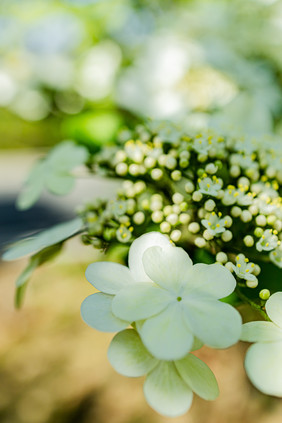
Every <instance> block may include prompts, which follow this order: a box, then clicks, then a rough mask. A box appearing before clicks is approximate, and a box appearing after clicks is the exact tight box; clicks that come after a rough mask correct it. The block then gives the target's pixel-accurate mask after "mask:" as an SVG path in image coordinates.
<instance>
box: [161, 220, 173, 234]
mask: <svg viewBox="0 0 282 423" xmlns="http://www.w3.org/2000/svg"><path fill="white" fill-rule="evenodd" d="M160 229H161V232H163V233H168V232H170V230H171V226H170V224H169V223H168V222H162V223H161V224H160Z"/></svg>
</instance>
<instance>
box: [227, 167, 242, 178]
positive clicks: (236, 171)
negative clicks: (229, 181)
mask: <svg viewBox="0 0 282 423" xmlns="http://www.w3.org/2000/svg"><path fill="white" fill-rule="evenodd" d="M229 172H230V175H231V176H232V178H238V176H239V175H240V173H241V169H240V166H238V165H233V166H231V167H230V170H229Z"/></svg>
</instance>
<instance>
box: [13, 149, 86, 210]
mask: <svg viewBox="0 0 282 423" xmlns="http://www.w3.org/2000/svg"><path fill="white" fill-rule="evenodd" d="M88 156H89V154H88V150H87V149H86V148H85V147H83V146H79V145H77V144H75V143H74V142H73V141H64V142H62V143H60V144H58V145H57V146H56V147H55V148H53V149H52V150H51V151H50V153H49V155H48V156H47V157H46V158H45V159H43V160H42V159H41V160H40V161H39V162H38V163H36V164H35V166H34V167H33V169H32V170H31V172H30V174H29V176H28V178H27V180H26V182H25V185H24V188H23V191H22V192H21V193H20V195H19V197H18V199H17V201H16V206H17V207H18V208H19V209H20V210H27V209H28V208H30V207H31V206H33V204H35V203H36V201H37V200H38V199H39V198H40V195H41V192H42V191H43V189H44V188H46V189H47V190H49V191H50V192H52V193H53V194H56V195H64V194H68V193H69V192H70V191H71V189H72V188H73V186H74V181H75V178H74V176H73V175H71V173H70V172H71V171H72V170H73V169H74V168H75V167H76V166H79V165H82V164H83V163H86V162H87V160H88Z"/></svg>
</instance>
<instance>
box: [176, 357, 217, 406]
mask: <svg viewBox="0 0 282 423" xmlns="http://www.w3.org/2000/svg"><path fill="white" fill-rule="evenodd" d="M175 366H176V368H177V370H178V372H179V374H180V376H181V377H182V379H183V380H184V381H185V382H186V383H187V385H188V386H190V388H191V389H192V391H193V392H195V394H197V395H199V397H201V398H203V399H205V400H214V399H216V398H217V397H218V395H219V389H218V384H217V381H216V378H215V376H214V374H213V372H212V371H211V369H210V368H209V367H208V366H207V365H206V363H204V362H203V361H202V360H200V359H199V358H198V357H195V356H194V355H193V354H188V355H187V356H186V357H184V358H182V360H177V361H175Z"/></svg>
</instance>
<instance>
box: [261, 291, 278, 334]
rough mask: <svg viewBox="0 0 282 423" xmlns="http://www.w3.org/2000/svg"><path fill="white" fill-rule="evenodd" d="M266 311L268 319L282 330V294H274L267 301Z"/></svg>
mask: <svg viewBox="0 0 282 423" xmlns="http://www.w3.org/2000/svg"><path fill="white" fill-rule="evenodd" d="M265 309H266V312H267V314H268V317H269V318H270V319H271V320H272V321H273V322H274V323H276V325H278V326H280V328H282V292H276V293H275V294H272V295H271V297H270V298H269V300H267V301H266V304H265Z"/></svg>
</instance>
